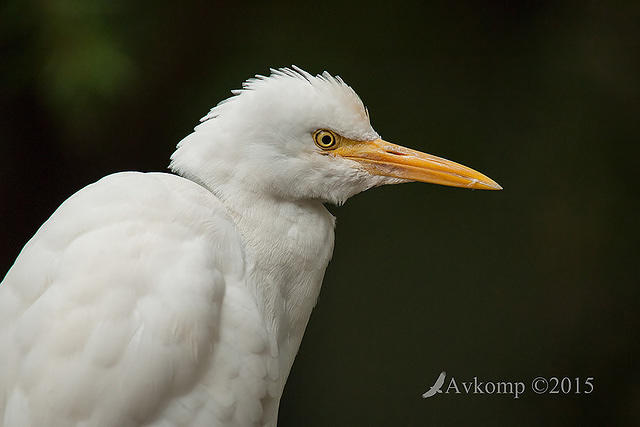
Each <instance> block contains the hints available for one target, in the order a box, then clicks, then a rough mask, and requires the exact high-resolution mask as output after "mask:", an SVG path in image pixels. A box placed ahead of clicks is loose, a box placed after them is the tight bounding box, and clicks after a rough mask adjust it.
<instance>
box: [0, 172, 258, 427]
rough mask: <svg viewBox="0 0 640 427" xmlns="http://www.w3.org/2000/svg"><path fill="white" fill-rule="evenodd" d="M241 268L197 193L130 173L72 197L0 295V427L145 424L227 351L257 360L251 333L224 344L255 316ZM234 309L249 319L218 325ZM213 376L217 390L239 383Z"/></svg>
mask: <svg viewBox="0 0 640 427" xmlns="http://www.w3.org/2000/svg"><path fill="white" fill-rule="evenodd" d="M244 268H245V267H244V251H243V246H242V241H241V237H240V236H239V234H238V232H237V230H236V228H235V226H234V223H233V221H232V220H231V219H230V217H229V216H228V215H227V213H226V211H225V208H224V205H223V204H222V203H221V202H220V201H219V200H218V199H217V198H216V197H215V196H213V194H211V193H210V192H209V191H207V190H206V189H204V188H203V187H201V186H199V185H198V184H196V183H193V182H191V181H188V180H186V179H184V178H181V177H178V176H173V175H169V174H143V173H132V172H129V173H119V174H114V175H110V176H107V177H105V178H103V179H101V180H100V181H98V182H96V183H94V184H91V185H89V186H87V187H85V188H84V189H82V190H80V191H79V192H78V193H76V194H74V195H73V196H71V197H70V198H69V199H68V200H66V201H65V202H64V203H63V204H62V205H61V206H60V207H59V208H58V209H57V210H56V211H55V212H54V214H53V215H52V216H51V217H50V218H49V220H47V221H46V222H45V223H44V224H43V225H42V227H41V228H40V229H39V230H38V232H37V233H36V234H35V235H34V237H33V238H32V239H31V240H30V241H29V242H28V244H27V245H26V246H25V248H24V249H23V250H22V252H21V254H20V255H19V257H18V258H17V260H16V262H15V264H14V266H13V267H12V268H11V269H10V271H9V272H8V274H7V276H6V277H5V279H4V280H3V282H2V283H0V347H2V348H3V349H10V350H8V351H3V352H2V355H0V359H2V360H0V362H2V363H0V364H1V365H2V366H5V367H7V368H8V369H3V370H2V372H0V385H1V386H0V421H3V420H4V425H7V426H8V425H45V424H47V425H55V424H73V423H74V422H77V421H78V420H80V419H82V420H85V421H87V420H90V422H88V423H87V424H89V425H94V424H95V425H135V424H140V423H142V421H143V420H149V419H153V417H154V416H156V415H157V414H158V413H159V412H161V411H162V410H163V409H162V408H165V407H168V406H167V405H170V403H171V402H173V401H175V400H176V399H178V397H179V396H181V395H185V394H186V395H189V393H191V392H192V391H193V390H194V388H195V387H197V386H199V385H201V381H202V380H203V378H204V377H207V376H208V378H209V379H210V380H211V378H212V377H211V373H210V372H209V371H211V366H212V364H213V363H218V362H215V360H217V359H219V358H220V357H223V356H224V357H232V356H233V354H234V350H233V349H232V348H231V346H232V345H233V346H245V347H248V348H249V349H250V351H249V352H248V354H258V353H261V352H264V351H265V348H264V347H265V346H264V336H263V332H262V331H261V330H259V328H258V329H257V330H251V327H250V326H249V325H244V327H245V329H248V330H251V331H250V332H251V333H252V334H246V335H245V336H244V337H245V342H243V340H242V339H237V338H236V339H235V341H234V340H233V337H227V336H226V335H228V334H229V333H232V331H231V332H227V333H223V332H222V331H221V322H223V321H224V322H226V323H232V322H236V323H238V325H233V324H230V325H229V326H231V327H232V328H231V329H236V330H237V328H234V327H235V326H237V327H240V326H243V324H242V322H243V319H246V318H247V317H248V316H255V310H254V305H252V301H251V298H250V297H249V296H248V295H247V293H246V289H245V287H244V286H242V282H243V280H244V274H245V273H244ZM231 305H233V307H234V308H235V310H233V311H235V312H240V313H244V314H242V316H240V315H237V316H235V317H234V316H231V317H230V316H229V315H228V314H223V313H222V312H223V311H225V310H223V308H224V307H229V306H231ZM229 311H230V310H228V309H227V310H226V311H225V312H229ZM225 316H226V317H225ZM223 317H225V319H224V320H223V319H222V318H223ZM225 340H226V341H225ZM232 341H233V342H232ZM214 353H215V354H214ZM258 360H260V359H259V358H258ZM218 364H219V365H220V363H218ZM232 365H233V363H223V364H222V365H220V366H223V367H227V370H228V366H232ZM238 369H239V368H238ZM218 371H219V372H218V384H217V386H218V387H219V388H220V390H225V387H227V388H228V387H230V385H231V384H232V382H231V380H229V378H232V377H233V376H237V375H238V372H237V369H236V370H235V371H234V370H230V371H229V372H224V369H223V370H222V371H221V370H220V369H218ZM261 375H262V374H261ZM264 376H266V370H265V372H264ZM212 381H213V380H212ZM220 393H221V394H220V395H221V396H223V400H224V401H225V402H223V403H224V404H227V403H228V404H235V402H234V397H233V395H231V396H229V395H224V393H222V392H220ZM213 400H215V399H213ZM189 403H191V404H193V405H200V406H207V405H208V406H207V408H205V409H202V408H200V410H201V411H204V410H207V411H210V412H211V411H214V412H215V411H217V409H216V408H218V407H221V405H222V404H221V405H217V406H215V407H211V405H212V403H207V402H204V401H203V400H202V399H200V398H199V397H198V396H195V397H193V398H192V399H191V400H189ZM214 403H215V402H214ZM222 406H224V405H222ZM232 406H233V405H232ZM192 409H193V410H192V411H190V413H197V412H198V408H195V407H194V408H192ZM2 412H4V414H3V413H2ZM218 415H219V414H214V415H212V416H218ZM222 415H224V414H222ZM0 424H1V423H0Z"/></svg>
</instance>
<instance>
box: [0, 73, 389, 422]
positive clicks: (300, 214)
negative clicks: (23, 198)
mask: <svg viewBox="0 0 640 427" xmlns="http://www.w3.org/2000/svg"><path fill="white" fill-rule="evenodd" d="M233 93H234V96H233V97H231V98H230V99H228V100H227V101H225V102H222V103H220V104H218V105H217V106H216V107H214V108H213V109H212V110H211V112H210V113H209V114H208V115H207V116H205V118H204V119H203V120H204V121H203V122H202V123H201V124H200V125H198V126H197V127H196V129H195V132H193V133H192V134H191V135H189V136H187V137H186V138H185V139H184V140H182V141H181V142H180V143H179V144H178V148H177V150H176V151H175V153H174V154H173V156H172V157H171V160H172V161H171V166H170V167H171V169H172V170H173V171H175V172H176V173H177V174H179V175H182V177H180V176H175V175H170V174H157V173H154V174H141V173H134V172H125V173H119V174H114V175H110V176H108V177H105V178H103V179H102V180H100V181H98V182H96V183H95V184H91V185H89V186H87V187H85V188H84V189H82V190H81V191H79V192H78V193H76V194H74V195H73V196H71V197H70V198H69V199H68V200H67V201H65V202H64V203H63V204H62V205H61V206H60V207H59V208H58V209H57V210H56V212H54V213H53V215H52V216H51V217H50V218H49V219H48V220H47V221H46V222H45V223H44V224H43V225H42V227H41V228H40V229H39V230H38V232H37V233H36V234H35V235H34V237H33V238H32V239H31V240H30V241H29V242H28V243H27V245H26V246H25V247H24V249H23V250H22V252H21V253H20V255H19V256H18V258H17V259H16V262H15V264H14V265H13V267H12V268H11V269H10V270H9V272H8V273H7V275H6V277H5V278H4V280H3V281H2V283H1V284H0V348H1V349H2V351H0V367H1V368H2V369H0V425H3V426H4V427H14V426H19V427H22V426H26V425H82V426H125V427H129V426H130V427H133V426H141V425H144V426H169V425H176V426H178V425H180V426H196V425H198V426H199V425H215V426H248V425H269V426H273V425H275V424H276V420H277V413H278V405H279V401H280V397H281V395H282V390H283V387H284V384H285V382H286V379H287V376H288V374H289V371H290V369H291V365H292V363H293V359H294V357H295V354H296V352H297V350H298V347H299V345H300V341H301V339H302V335H303V333H304V330H305V327H306V324H307V321H308V320H309V316H310V314H311V310H312V308H313V306H314V304H315V302H316V299H317V296H318V293H319V291H320V286H321V283H322V278H323V275H324V271H325V268H326V266H327V263H328V262H329V259H330V258H331V254H332V251H333V241H334V234H333V228H334V218H333V217H332V216H331V215H330V214H329V213H328V211H327V210H326V209H325V208H324V206H323V205H322V203H323V202H325V201H329V202H333V203H338V204H339V203H343V202H344V201H345V200H346V199H347V198H349V197H350V196H352V195H353V194H356V193H358V192H360V191H363V190H366V189H367V188H370V187H373V186H376V185H380V184H382V183H395V182H400V181H401V180H399V179H395V178H388V177H380V176H373V175H371V174H369V173H368V172H366V171H365V170H364V169H362V167H361V166H360V165H359V164H357V163H356V162H354V161H352V160H347V159H345V158H339V157H335V156H327V155H321V153H320V151H319V148H318V147H316V145H315V144H314V141H313V139H312V133H313V132H314V131H315V130H316V129H321V128H326V129H331V130H333V131H335V132H337V133H339V134H341V135H343V136H345V137H347V138H350V139H352V140H374V139H377V138H378V134H377V133H376V132H375V131H374V130H373V129H372V127H371V125H370V123H369V117H368V114H367V111H366V109H365V107H364V105H363V104H362V102H361V100H360V98H358V96H357V95H356V94H355V92H354V91H353V90H352V89H351V88H350V87H349V86H347V85H346V84H345V83H344V82H343V81H342V79H340V78H339V77H332V76H331V75H329V74H328V73H323V74H322V75H319V76H312V75H310V74H308V73H306V72H304V71H302V70H301V69H299V68H295V69H287V68H284V69H280V70H272V73H271V75H270V76H269V77H263V76H258V77H256V78H255V79H251V80H249V81H247V82H246V83H245V84H244V85H243V88H242V89H241V90H238V91H234V92H233ZM185 178H186V179H185Z"/></svg>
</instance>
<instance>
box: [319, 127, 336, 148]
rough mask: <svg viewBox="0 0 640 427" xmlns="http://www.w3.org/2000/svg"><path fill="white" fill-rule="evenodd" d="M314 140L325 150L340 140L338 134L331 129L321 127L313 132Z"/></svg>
mask: <svg viewBox="0 0 640 427" xmlns="http://www.w3.org/2000/svg"><path fill="white" fill-rule="evenodd" d="M313 140H314V142H315V143H316V145H317V146H318V147H320V148H322V149H323V150H330V149H332V148H333V147H334V146H335V145H336V143H337V142H338V136H337V135H336V134H335V133H333V132H331V131H330V130H324V129H320V130H317V131H315V132H314V133H313Z"/></svg>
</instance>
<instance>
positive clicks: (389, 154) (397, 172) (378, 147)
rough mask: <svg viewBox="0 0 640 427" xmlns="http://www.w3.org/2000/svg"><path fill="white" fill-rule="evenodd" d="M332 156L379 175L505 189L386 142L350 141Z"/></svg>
mask: <svg viewBox="0 0 640 427" xmlns="http://www.w3.org/2000/svg"><path fill="white" fill-rule="evenodd" d="M332 154H333V155H335V156H340V157H344V158H346V159H350V160H355V161H357V162H359V163H361V164H362V165H363V166H364V167H365V169H367V170H368V171H369V172H370V173H372V174H375V175H383V176H389V177H393V178H401V179H407V180H410V181H420V182H430V183H433V184H440V185H449V186H453V187H464V188H475V189H479V190H502V187H501V186H500V185H499V184H498V183H497V182H495V181H494V180H492V179H491V178H489V177H488V176H486V175H483V174H481V173H480V172H477V171H475V170H473V169H471V168H468V167H466V166H462V165H461V164H458V163H455V162H452V161H450V160H446V159H443V158H441V157H436V156H432V155H431V154H426V153H422V152H420V151H416V150H411V149H409V148H405V147H402V146H400V145H395V144H392V143H390V142H387V141H383V140H382V139H376V140H375V141H349V143H348V144H342V145H341V146H339V147H338V148H336V149H335V150H333V152H332Z"/></svg>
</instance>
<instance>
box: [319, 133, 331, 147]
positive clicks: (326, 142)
mask: <svg viewBox="0 0 640 427" xmlns="http://www.w3.org/2000/svg"><path fill="white" fill-rule="evenodd" d="M321 140H322V143H323V144H324V145H329V144H331V137H330V136H329V135H324V136H323V137H322V138H321Z"/></svg>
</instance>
